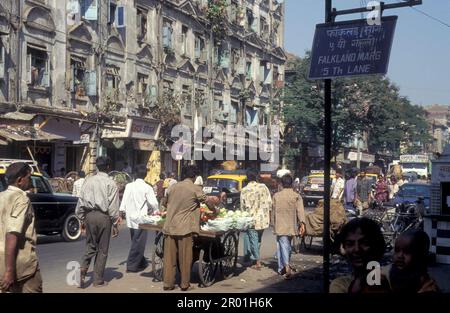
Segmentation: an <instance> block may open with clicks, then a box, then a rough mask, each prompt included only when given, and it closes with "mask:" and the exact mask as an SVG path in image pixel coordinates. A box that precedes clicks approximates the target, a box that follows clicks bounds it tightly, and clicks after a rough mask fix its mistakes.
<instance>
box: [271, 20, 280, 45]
mask: <svg viewBox="0 0 450 313" xmlns="http://www.w3.org/2000/svg"><path fill="white" fill-rule="evenodd" d="M279 28H280V26H279V22H275V23H274V24H273V25H272V44H273V45H275V46H277V47H278V46H279V44H278V42H279V37H280V36H279V34H278V33H279Z"/></svg>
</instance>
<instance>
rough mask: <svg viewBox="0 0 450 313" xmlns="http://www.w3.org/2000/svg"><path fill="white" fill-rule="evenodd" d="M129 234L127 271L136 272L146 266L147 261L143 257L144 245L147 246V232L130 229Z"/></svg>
mask: <svg viewBox="0 0 450 313" xmlns="http://www.w3.org/2000/svg"><path fill="white" fill-rule="evenodd" d="M130 234H131V248H130V252H129V253H128V259H127V270H128V271H138V270H139V269H141V268H142V267H145V266H146V265H147V260H146V259H145V257H144V251H145V245H146V244H147V231H146V230H145V229H132V228H130Z"/></svg>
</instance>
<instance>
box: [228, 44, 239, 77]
mask: <svg viewBox="0 0 450 313" xmlns="http://www.w3.org/2000/svg"><path fill="white" fill-rule="evenodd" d="M239 62H240V57H239V50H238V49H231V60H230V67H231V72H232V73H233V74H234V73H235V72H236V71H237V70H238V68H239Z"/></svg>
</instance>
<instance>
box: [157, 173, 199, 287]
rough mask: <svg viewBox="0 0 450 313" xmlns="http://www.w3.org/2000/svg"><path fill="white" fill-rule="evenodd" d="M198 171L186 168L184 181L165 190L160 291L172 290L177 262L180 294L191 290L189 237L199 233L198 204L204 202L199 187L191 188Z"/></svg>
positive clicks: (190, 248) (190, 242) (190, 243)
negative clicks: (165, 214) (179, 275)
mask: <svg viewBox="0 0 450 313" xmlns="http://www.w3.org/2000/svg"><path fill="white" fill-rule="evenodd" d="M198 174H199V172H198V169H197V168H196V167H195V166H188V167H187V168H186V174H185V179H184V180H183V181H181V182H179V183H177V184H174V185H173V186H172V187H171V188H169V189H168V192H167V195H166V196H165V197H164V198H163V199H162V201H161V206H162V207H165V208H167V217H166V221H165V223H164V227H163V233H164V273H163V277H164V290H173V289H175V286H174V285H175V275H176V272H177V260H178V263H179V266H180V274H181V283H180V288H181V290H182V291H187V290H189V289H191V288H192V287H191V286H190V279H191V267H192V244H193V234H197V233H199V231H200V208H199V207H200V203H201V202H206V196H205V194H204V193H203V191H202V188H201V186H197V185H194V180H195V178H196V177H197V176H198Z"/></svg>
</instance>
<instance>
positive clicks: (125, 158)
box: [101, 117, 161, 171]
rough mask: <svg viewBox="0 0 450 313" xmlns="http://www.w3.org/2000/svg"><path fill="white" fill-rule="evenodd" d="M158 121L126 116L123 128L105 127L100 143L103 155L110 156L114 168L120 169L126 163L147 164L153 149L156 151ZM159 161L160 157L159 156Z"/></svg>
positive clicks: (133, 164)
mask: <svg viewBox="0 0 450 313" xmlns="http://www.w3.org/2000/svg"><path fill="white" fill-rule="evenodd" d="M160 127H161V125H160V123H159V121H157V120H153V119H146V118H141V117H128V118H127V121H126V125H125V126H124V127H123V129H119V130H117V129H115V130H109V129H105V130H104V131H103V133H102V141H101V145H102V147H103V149H101V150H102V151H103V153H102V154H103V155H106V156H108V157H110V158H111V159H112V161H113V167H114V169H115V170H118V171H122V170H124V169H125V167H126V166H127V165H128V166H130V167H131V168H132V169H133V168H134V167H135V166H136V165H138V164H148V163H149V161H150V158H151V156H152V153H153V151H158V148H157V146H156V140H158V138H159V132H160ZM159 159H160V161H159V162H161V157H159Z"/></svg>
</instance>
